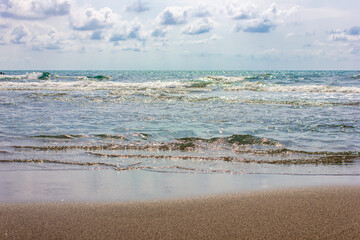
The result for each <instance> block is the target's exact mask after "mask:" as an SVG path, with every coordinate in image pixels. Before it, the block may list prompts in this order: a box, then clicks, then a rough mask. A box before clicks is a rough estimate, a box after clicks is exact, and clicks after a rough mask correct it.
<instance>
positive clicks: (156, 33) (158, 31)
mask: <svg viewBox="0 0 360 240" xmlns="http://www.w3.org/2000/svg"><path fill="white" fill-rule="evenodd" d="M166 34H167V30H166V29H165V28H161V27H157V28H155V29H154V30H153V31H152V32H151V36H153V37H165V36H166Z"/></svg>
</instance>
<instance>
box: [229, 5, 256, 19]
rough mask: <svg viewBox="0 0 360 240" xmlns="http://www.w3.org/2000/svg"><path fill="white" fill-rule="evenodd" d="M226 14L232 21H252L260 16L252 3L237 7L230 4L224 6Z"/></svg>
mask: <svg viewBox="0 0 360 240" xmlns="http://www.w3.org/2000/svg"><path fill="white" fill-rule="evenodd" d="M226 12H227V14H228V15H229V16H230V17H231V18H232V19H234V20H243V19H254V18H256V17H258V16H259V14H260V13H259V9H258V7H257V6H256V5H254V4H252V3H248V4H246V5H239V4H237V3H234V2H231V3H229V4H228V5H227V6H226Z"/></svg>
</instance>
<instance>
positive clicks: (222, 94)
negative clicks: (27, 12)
mask: <svg viewBox="0 0 360 240" xmlns="http://www.w3.org/2000/svg"><path fill="white" fill-rule="evenodd" d="M0 121H1V124H0V172H3V173H4V172H5V171H6V172H21V171H40V172H41V171H51V170H56V171H73V170H84V171H93V170H96V171H102V170H107V171H108V170H111V171H116V172H122V171H144V172H145V171H146V172H158V173H175V174H183V173H188V174H200V173H201V174H233V175H298V176H308V175H310V176H317V177H321V176H324V177H325V176H359V175H360V153H359V151H360V71H47V72H42V71H6V75H0ZM0 174H1V173H0ZM19 174H20V173H19ZM356 179H358V178H356Z"/></svg>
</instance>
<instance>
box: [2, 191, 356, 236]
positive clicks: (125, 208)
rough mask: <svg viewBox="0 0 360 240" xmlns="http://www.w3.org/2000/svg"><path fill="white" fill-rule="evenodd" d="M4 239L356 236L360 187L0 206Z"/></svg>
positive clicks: (4, 204) (6, 204) (7, 204)
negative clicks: (131, 200) (151, 199)
mask: <svg viewBox="0 0 360 240" xmlns="http://www.w3.org/2000/svg"><path fill="white" fill-rule="evenodd" d="M0 213H1V214H0V238H1V239H17V238H20V239H144V238H147V239H239V238H241V239H264V238H266V239H299V238H302V239H319V238H321V239H356V238H360V186H336V187H334V186H332V187H302V188H292V189H282V190H265V191H255V192H250V193H238V194H223V195H212V196H206V197H194V198H185V199H175V200H153V201H141V202H135V201H134V202H100V203H94V202H92V203H79V202H53V203H39V202H37V203H0Z"/></svg>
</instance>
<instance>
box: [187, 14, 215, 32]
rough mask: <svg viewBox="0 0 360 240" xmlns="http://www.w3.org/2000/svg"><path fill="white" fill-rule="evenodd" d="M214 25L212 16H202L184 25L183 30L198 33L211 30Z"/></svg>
mask: <svg viewBox="0 0 360 240" xmlns="http://www.w3.org/2000/svg"><path fill="white" fill-rule="evenodd" d="M213 27H214V21H213V20H212V19H210V18H201V19H198V20H196V21H195V22H192V23H189V24H187V25H186V26H184V27H183V28H182V29H181V31H182V33H184V34H189V35H198V34H203V33H207V32H210V30H211V29H212V28H213Z"/></svg>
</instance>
